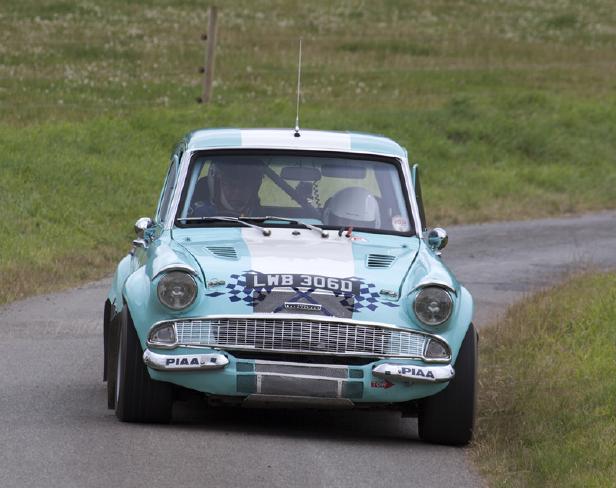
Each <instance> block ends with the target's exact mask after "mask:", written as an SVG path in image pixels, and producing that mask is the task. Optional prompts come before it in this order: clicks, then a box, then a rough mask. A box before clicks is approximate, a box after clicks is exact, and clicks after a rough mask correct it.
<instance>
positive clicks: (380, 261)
mask: <svg viewBox="0 0 616 488" xmlns="http://www.w3.org/2000/svg"><path fill="white" fill-rule="evenodd" d="M395 260H396V256H390V255H388V254H368V258H367V259H366V266H367V267H368V268H376V269H387V268H390V267H391V265H392V263H393V262H394V261H395Z"/></svg>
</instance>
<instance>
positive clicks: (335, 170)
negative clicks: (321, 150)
mask: <svg viewBox="0 0 616 488" xmlns="http://www.w3.org/2000/svg"><path fill="white" fill-rule="evenodd" d="M321 172H322V173H323V176H327V177H329V178H348V179H354V180H363V179H364V178H365V177H366V167H365V166H351V165H349V164H324V165H323V166H322V167H321Z"/></svg>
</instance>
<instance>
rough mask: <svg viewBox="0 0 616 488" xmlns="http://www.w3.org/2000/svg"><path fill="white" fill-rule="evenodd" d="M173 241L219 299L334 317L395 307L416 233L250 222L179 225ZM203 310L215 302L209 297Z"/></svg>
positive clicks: (416, 241)
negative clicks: (265, 229) (343, 231)
mask: <svg viewBox="0 0 616 488" xmlns="http://www.w3.org/2000/svg"><path fill="white" fill-rule="evenodd" d="M174 240H176V242H178V243H180V244H181V245H182V246H183V247H185V249H186V250H187V251H188V252H190V254H192V255H193V256H194V258H195V259H196V260H197V262H198V263H199V265H200V267H201V270H202V272H203V277H204V282H205V284H206V285H207V290H206V296H207V297H209V298H211V299H216V304H217V305H220V304H221V300H222V301H224V300H225V299H226V300H228V302H229V303H228V305H231V304H238V305H248V306H251V307H252V308H253V312H287V313H289V312H290V313H300V312H301V313H309V314H311V313H314V314H321V315H330V316H337V317H352V316H353V313H354V312H359V311H360V310H362V309H367V310H375V309H376V308H377V307H379V306H381V305H383V304H385V305H384V306H385V307H387V305H388V304H389V305H390V306H394V303H395V302H397V301H399V299H400V296H401V293H402V285H403V283H404V280H405V277H406V276H407V274H408V272H409V269H410V267H411V265H412V263H413V261H414V259H415V256H416V255H417V251H418V248H419V239H417V238H415V237H402V236H395V235H384V234H368V233H356V234H353V235H352V236H351V237H350V238H349V237H346V236H344V235H343V236H339V235H338V233H337V232H331V233H330V237H328V238H322V237H321V236H320V235H319V233H317V232H315V231H310V230H304V229H288V228H284V229H283V228H273V229H272V234H271V235H270V236H264V235H262V233H261V232H259V231H258V230H256V229H252V228H246V229H243V228H242V229H239V228H226V229H221V228H217V229H190V231H189V230H188V229H182V230H179V231H175V232H174ZM395 306H397V305H395ZM232 308H234V307H232ZM209 310H210V311H212V310H219V311H220V307H219V306H214V304H213V303H210V304H209ZM226 313H230V311H229V310H228V309H227V311H226Z"/></svg>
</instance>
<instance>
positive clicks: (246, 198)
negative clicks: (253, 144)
mask: <svg viewBox="0 0 616 488" xmlns="http://www.w3.org/2000/svg"><path fill="white" fill-rule="evenodd" d="M263 172H264V166H263V162H262V161H261V160H259V159H257V158H252V157H245V156H240V157H234V158H225V159H224V160H221V161H212V163H211V164H210V167H209V170H208V173H207V178H206V179H205V180H206V182H207V192H206V193H207V195H206V196H205V198H204V199H203V200H201V199H200V201H199V202H198V205H196V206H195V207H196V208H195V211H194V214H193V215H195V216H197V217H211V216H215V215H221V216H226V217H247V216H251V215H253V216H254V215H258V209H259V208H260V207H261V202H260V201H259V189H260V188H261V183H262V182H263ZM196 191H197V190H196Z"/></svg>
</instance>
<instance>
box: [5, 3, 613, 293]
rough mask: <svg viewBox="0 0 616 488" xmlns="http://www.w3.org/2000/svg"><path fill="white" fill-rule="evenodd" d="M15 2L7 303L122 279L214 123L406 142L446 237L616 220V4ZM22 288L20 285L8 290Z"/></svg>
mask: <svg viewBox="0 0 616 488" xmlns="http://www.w3.org/2000/svg"><path fill="white" fill-rule="evenodd" d="M207 5H208V3H207V2H205V3H204V2H202V1H198V0H183V1H178V2H173V3H172V4H169V3H168V2H162V1H159V0H149V1H147V2H141V3H136V2H124V1H120V0H110V1H106V2H100V1H96V0H80V1H70V2H69V1H54V0H42V1H41V0H37V1H34V0H28V1H24V0H4V1H3V2H2V4H1V5H0V149H1V151H0V204H1V205H2V207H1V208H2V210H3V219H2V220H1V221H0V222H1V223H0V233H1V234H0V235H2V239H0V275H1V276H2V279H1V280H0V282H1V283H2V285H0V303H2V302H6V301H9V300H13V299H15V298H19V297H21V296H24V295H26V294H29V293H33V292H38V291H43V290H47V289H50V288H53V287H58V286H66V285H68V284H71V283H76V282H79V281H82V280H84V279H90V278H93V277H98V276H101V275H104V274H106V273H109V272H111V271H112V269H113V262H114V261H116V260H117V258H119V257H120V256H121V255H122V253H123V252H125V251H126V250H127V249H128V247H129V245H130V240H131V237H132V236H131V232H132V231H131V227H132V223H133V222H134V221H135V220H136V219H137V218H138V217H140V216H142V215H151V214H152V211H153V207H154V204H155V201H156V198H157V195H158V192H159V189H160V186H161V183H162V179H163V176H164V173H165V171H166V166H167V159H168V154H169V152H170V149H171V147H172V145H173V143H174V141H175V140H177V139H178V138H179V137H181V135H183V134H184V133H185V132H187V131H189V130H191V129H194V128H197V127H215V126H233V127H254V126H257V127H258V126H273V127H291V126H292V125H293V123H294V120H295V103H294V92H295V86H296V78H295V76H296V69H297V67H296V59H297V45H298V43H297V40H298V37H299V36H301V37H303V39H304V55H303V59H304V64H303V105H302V117H301V118H302V126H304V127H310V128H320V129H339V130H358V131H367V132H376V133H382V134H385V135H387V136H390V137H392V138H394V139H396V140H397V141H399V142H400V143H402V144H403V145H404V146H406V147H407V148H408V150H409V153H410V156H411V159H412V160H413V161H417V162H419V163H420V164H421V167H422V176H423V186H424V196H425V199H426V202H427V206H428V213H429V217H430V223H431V224H432V225H446V224H450V223H464V222H478V221H486V220H500V219H525V218H532V217H541V216H551V215H557V214H562V213H575V212H583V211H591V210H597V209H604V208H616V190H615V188H616V91H615V90H614V88H616V81H614V80H616V64H615V63H614V62H613V60H614V59H615V57H616V9H613V6H612V2H610V1H609V0H594V1H589V2H582V3H580V2H576V1H573V0H564V1H562V2H558V3H554V2H550V1H548V0H545V1H539V2H538V1H534V0H533V1H531V0H519V1H516V2H511V1H507V0H500V1H494V2H479V1H473V0H467V1H462V2H458V1H445V0H436V1H431V2H418V1H402V0H380V1H370V2H368V1H360V0H348V1H343V2H329V1H316V2H302V1H299V0H293V1H282V0H267V1H263V2H258V3H256V2H253V1H249V0H241V1H232V2H224V4H222V3H221V12H220V24H219V43H218V51H217V65H216V72H215V88H214V98H213V102H212V103H211V104H210V105H208V106H202V105H198V104H196V103H195V99H196V98H197V97H198V96H199V95H200V83H201V79H200V76H201V75H199V74H198V72H197V68H198V66H199V65H201V64H203V56H204V46H203V42H202V41H201V40H200V35H201V33H202V32H203V31H204V30H205V26H206V25H207ZM7 283H9V284H10V286H7V285H6V284H7Z"/></svg>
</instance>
